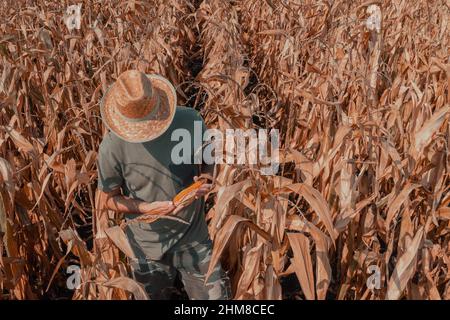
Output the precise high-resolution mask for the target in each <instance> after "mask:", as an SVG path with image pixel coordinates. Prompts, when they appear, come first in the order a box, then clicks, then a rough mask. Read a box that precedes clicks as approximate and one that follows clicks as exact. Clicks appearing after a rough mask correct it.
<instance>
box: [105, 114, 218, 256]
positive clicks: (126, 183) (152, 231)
mask: <svg viewBox="0 0 450 320" xmlns="http://www.w3.org/2000/svg"><path fill="white" fill-rule="evenodd" d="M199 124H200V126H199ZM195 126H196V128H194V127H195ZM199 127H200V130H201V132H202V133H201V134H202V135H203V132H204V130H205V128H206V127H205V124H204V122H203V119H202V118H201V116H200V115H199V113H198V112H197V111H196V110H194V109H192V108H186V107H177V110H176V113H175V116H174V119H173V122H172V123H171V125H170V127H169V129H168V130H167V131H166V132H165V133H163V134H162V135H161V136H160V137H158V138H156V139H154V140H152V141H149V142H144V143H130V142H127V141H124V140H122V139H120V138H119V137H118V136H116V135H115V134H114V133H112V132H109V133H108V134H107V135H105V137H104V138H103V140H102V142H101V144H100V147H99V153H98V188H99V189H100V190H102V191H105V192H109V191H111V190H114V189H116V188H118V187H120V188H121V189H122V194H124V195H125V196H129V197H131V198H133V199H139V200H143V201H147V202H153V201H167V200H172V199H173V197H174V196H175V195H176V194H177V193H178V192H180V191H181V190H183V189H184V188H186V187H188V186H189V185H190V184H192V183H193V177H194V176H196V175H199V174H200V164H196V163H194V154H195V152H196V151H197V150H198V142H197V143H194V133H196V134H198V131H199ZM176 129H181V130H183V129H185V130H184V132H187V131H188V132H189V134H190V136H191V137H192V139H190V140H191V141H192V142H191V141H189V140H188V141H189V142H190V146H191V149H190V155H189V153H188V152H186V153H184V152H176V153H177V154H179V155H181V156H185V157H187V158H190V161H189V163H187V164H186V163H181V164H178V163H179V162H180V159H178V160H177V159H175V160H174V159H172V158H173V157H172V153H173V148H174V147H175V146H176V145H179V143H180V140H179V139H181V138H180V137H179V135H178V134H177V132H179V131H180V130H178V131H176V132H175V133H174V131H175V130H176ZM186 130H187V131H186ZM173 133H174V139H175V140H176V139H178V140H176V141H172V139H171V137H172V134H173ZM175 150H179V148H178V149H177V148H175ZM185 151H186V150H185ZM197 162H198V161H197ZM210 168H211V167H209V169H210ZM136 216H137V215H134V214H127V215H126V219H131V218H134V217H136ZM177 216H178V217H180V218H182V219H184V220H185V221H189V222H190V224H189V225H187V224H183V223H180V222H178V221H173V220H168V219H159V220H157V221H155V222H152V223H142V222H135V223H131V224H129V225H128V226H127V228H126V229H125V232H126V234H127V236H128V239H129V241H130V244H131V247H132V248H133V250H134V251H135V254H136V256H137V257H142V258H148V259H153V260H159V259H160V258H161V257H162V255H163V254H164V253H165V252H167V251H168V250H169V249H180V250H181V249H185V248H189V247H190V246H193V245H195V244H197V243H203V242H204V241H207V240H208V228H207V225H206V221H205V215H204V200H203V199H200V200H196V201H194V202H193V203H192V204H191V205H190V206H188V207H187V208H186V209H184V210H182V211H180V212H179V213H178V214H177Z"/></svg>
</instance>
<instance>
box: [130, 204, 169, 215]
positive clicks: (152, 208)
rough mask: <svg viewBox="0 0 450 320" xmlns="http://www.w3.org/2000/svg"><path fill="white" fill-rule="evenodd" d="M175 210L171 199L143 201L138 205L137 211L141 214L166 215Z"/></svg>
mask: <svg viewBox="0 0 450 320" xmlns="http://www.w3.org/2000/svg"><path fill="white" fill-rule="evenodd" d="M174 210H175V205H174V204H173V202H172V201H154V202H150V203H149V202H143V203H142V204H140V206H139V212H140V213H142V214H160V215H167V214H170V213H172V212H173V211H174Z"/></svg>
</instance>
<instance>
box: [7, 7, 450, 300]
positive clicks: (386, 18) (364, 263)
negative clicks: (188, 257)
mask: <svg viewBox="0 0 450 320" xmlns="http://www.w3.org/2000/svg"><path fill="white" fill-rule="evenodd" d="M79 2H80V3H82V9H81V11H82V24H81V29H80V30H74V31H72V32H69V31H68V30H67V28H66V26H65V25H64V22H63V15H64V12H65V8H66V7H67V6H68V5H70V4H74V3H75V2H73V1H50V0H42V1H32V0H28V1H27V0H18V1H11V0H6V1H2V3H1V4H0V17H1V18H0V232H1V233H2V236H3V241H0V290H1V291H0V294H1V295H0V299H1V298H5V299H26V298H28V299H33V298H40V297H43V296H45V297H49V298H60V297H62V296H69V295H72V294H73V293H72V292H70V291H68V290H66V289H65V288H66V279H67V276H68V275H67V274H65V270H66V268H67V266H68V265H70V264H79V265H81V275H82V286H81V289H80V290H77V291H76V292H75V294H74V295H73V298H75V299H98V298H100V299H110V298H114V299H130V298H135V299H146V298H147V296H146V294H145V292H144V291H143V290H142V287H141V286H139V285H138V284H137V283H136V282H134V281H133V280H131V279H130V278H128V277H127V263H126V260H125V257H124V255H123V254H119V250H118V249H117V248H119V249H120V250H121V251H122V252H123V253H125V256H131V255H132V253H131V252H130V250H129V247H127V244H126V241H124V239H123V233H121V229H120V228H118V227H111V225H110V221H111V219H113V218H114V213H113V212H107V211H105V210H102V204H103V202H104V200H103V199H101V198H100V196H99V195H98V194H96V188H95V186H96V155H97V154H96V150H97V148H98V144H99V142H100V141H101V137H102V135H103V133H104V128H103V126H102V123H101V120H100V118H99V99H100V98H101V96H102V94H103V93H104V92H105V90H106V88H107V85H108V84H110V83H112V82H113V81H114V79H116V78H117V76H118V75H119V74H120V73H121V72H123V71H124V70H127V69H130V68H137V69H140V70H142V71H145V72H147V73H152V72H155V73H160V74H162V75H164V76H166V77H168V78H169V79H170V80H171V81H172V82H173V83H174V84H175V85H176V86H177V88H178V89H177V91H178V94H179V99H180V100H181V103H182V104H187V105H188V106H191V107H194V108H197V109H199V110H201V112H202V114H203V115H204V117H205V119H206V121H207V123H208V125H209V126H210V127H215V128H219V129H222V130H223V129H227V128H278V129H280V132H281V156H282V157H281V158H282V159H281V162H282V163H281V166H280V171H279V173H278V176H263V175H261V173H260V171H259V168H258V166H247V165H237V164H236V165H220V167H219V168H218V175H217V179H216V188H215V190H214V192H213V193H212V195H211V196H212V200H213V202H212V203H213V206H212V207H211V209H210V210H209V212H208V213H207V218H208V221H209V228H210V234H211V236H212V237H213V239H214V240H215V242H214V243H215V245H214V253H213V258H212V264H211V268H212V267H213V265H214V263H215V262H217V261H219V259H221V260H222V262H223V264H224V266H226V268H227V269H228V270H229V271H230V274H231V275H232V279H233V289H234V297H235V298H236V299H281V298H283V297H285V296H286V292H284V293H283V286H282V282H283V281H284V280H283V279H291V274H292V276H293V275H295V276H296V278H298V282H299V285H300V288H299V289H298V290H296V292H294V293H291V295H290V296H289V297H290V298H297V299H325V298H332V299H401V298H406V299H449V298H450V281H449V280H450V277H449V274H450V272H449V268H450V243H449V240H450V234H449V231H450V208H449V204H450V193H449V185H450V184H449V171H448V169H449V157H448V147H449V143H450V135H449V130H450V125H449V121H448V115H449V111H450V106H449V105H450V94H449V83H450V61H449V56H450V54H449V53H450V52H449V51H450V50H449V34H450V33H449V12H450V11H449V10H450V9H449V2H448V1H446V0H433V1H420V0H411V1H406V0H393V1H387V0H385V1H367V2H363V1H343V0H336V1H311V0H306V1H296V0H264V1H263V0H245V1H244V0H236V1H223V0H209V1H206V0H205V1H200V0H198V1H197V0H191V1H182V0H172V1H169V2H167V1H162V0H154V1H133V0H130V1H106V0H90V1H87V0H85V1H81V0H80V1H79ZM374 4H375V5H378V6H379V8H381V19H380V29H379V31H378V30H377V28H376V27H371V25H368V24H366V21H367V19H368V18H369V16H370V15H372V16H373V15H376V14H377V12H376V10H375V11H374V10H373V8H374V7H370V6H371V5H374ZM369 8H371V9H370V10H368V9H369ZM374 19H375V18H374ZM374 265H375V266H378V267H379V269H380V271H381V272H380V289H375V290H370V289H369V288H368V287H367V283H366V281H367V280H368V279H369V276H370V275H371V274H370V273H368V270H372V269H370V267H371V266H374Z"/></svg>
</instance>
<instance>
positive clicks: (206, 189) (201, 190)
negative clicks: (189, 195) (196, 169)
mask: <svg viewBox="0 0 450 320" xmlns="http://www.w3.org/2000/svg"><path fill="white" fill-rule="evenodd" d="M201 178H204V177H202V176H200V177H198V176H195V177H194V181H197V180H198V179H201ZM211 188H212V184H210V183H205V184H203V185H202V186H201V187H200V188H198V190H197V192H196V193H195V199H199V198H201V197H203V196H205V195H206V194H207V193H208V192H210V191H211Z"/></svg>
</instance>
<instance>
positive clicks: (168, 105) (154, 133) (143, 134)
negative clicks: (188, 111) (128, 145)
mask: <svg viewBox="0 0 450 320" xmlns="http://www.w3.org/2000/svg"><path fill="white" fill-rule="evenodd" d="M147 77H148V78H149V79H150V81H151V83H152V86H153V89H154V90H155V91H156V94H158V95H159V99H160V104H159V108H158V110H157V112H154V113H153V114H152V115H151V117H150V118H149V119H146V120H143V121H138V122H133V121H128V120H126V119H124V118H123V117H122V116H121V115H120V114H119V111H118V109H117V107H116V105H115V103H114V99H112V94H111V93H112V92H113V90H114V84H113V85H111V87H109V89H108V90H107V92H106V93H105V95H104V96H103V98H102V100H101V102H100V113H101V116H102V119H103V122H104V123H105V125H106V126H107V127H108V128H109V129H110V130H111V131H112V132H114V133H115V134H116V135H117V136H118V137H119V138H121V139H123V140H125V141H128V142H133V143H139V142H147V141H151V140H154V139H156V138H158V137H159V136H161V135H162V134H163V133H164V132H166V130H167V129H168V128H169V126H170V124H171V123H172V120H173V117H174V116H175V111H176V106H177V94H176V91H175V88H174V87H173V85H172V84H171V83H170V81H169V80H167V79H166V78H164V77H162V76H160V75H156V74H147Z"/></svg>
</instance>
